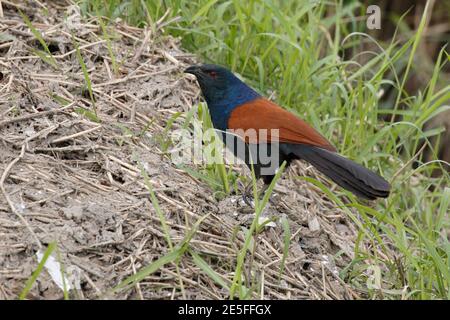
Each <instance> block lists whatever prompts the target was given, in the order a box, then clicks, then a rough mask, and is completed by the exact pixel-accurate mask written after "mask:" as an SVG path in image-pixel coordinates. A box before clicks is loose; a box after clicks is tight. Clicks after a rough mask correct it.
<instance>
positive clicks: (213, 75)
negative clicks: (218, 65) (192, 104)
mask: <svg viewBox="0 0 450 320" xmlns="http://www.w3.org/2000/svg"><path fill="white" fill-rule="evenodd" d="M208 74H209V75H210V76H211V78H214V79H215V78H217V72H215V71H208Z"/></svg>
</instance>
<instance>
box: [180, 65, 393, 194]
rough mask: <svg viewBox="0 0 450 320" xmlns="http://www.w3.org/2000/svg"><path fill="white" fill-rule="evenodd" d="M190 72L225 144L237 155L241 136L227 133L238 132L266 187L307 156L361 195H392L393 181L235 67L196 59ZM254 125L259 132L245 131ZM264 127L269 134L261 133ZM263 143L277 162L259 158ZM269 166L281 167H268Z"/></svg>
mask: <svg viewBox="0 0 450 320" xmlns="http://www.w3.org/2000/svg"><path fill="white" fill-rule="evenodd" d="M184 72H185V73H188V74H192V75H194V76H195V77H196V80H197V82H198V84H199V86H200V89H201V92H202V95H203V97H204V99H205V101H206V104H207V106H208V109H209V113H210V116H211V121H212V124H213V126H214V128H215V129H216V130H218V132H221V133H223V134H222V135H221V137H222V139H223V140H224V141H225V142H226V143H225V145H226V146H227V147H228V148H229V149H232V151H233V152H234V154H235V155H236V153H237V152H236V146H235V142H236V141H235V140H233V141H234V142H233V143H227V142H228V140H232V139H226V137H225V135H226V133H227V132H232V133H233V134H232V136H233V137H234V139H238V140H239V141H241V144H244V145H245V146H246V151H245V153H244V154H242V152H241V155H240V157H241V158H242V157H248V156H249V155H250V156H254V155H255V154H256V160H255V159H251V160H249V159H245V163H246V164H247V165H248V166H249V168H250V169H251V165H252V164H253V168H254V172H255V176H256V178H257V179H262V180H263V182H264V186H265V187H266V188H267V186H268V185H270V183H271V182H272V180H273V179H274V177H275V174H276V170H277V168H278V167H279V166H280V165H281V164H282V163H283V162H284V161H286V166H289V165H290V164H291V163H292V161H293V160H303V161H306V162H308V163H310V164H311V165H312V166H314V167H315V168H316V169H317V170H318V171H320V172H321V173H322V174H324V175H325V176H326V177H328V178H329V179H331V180H332V181H334V182H335V183H336V184H337V185H339V186H340V187H342V188H344V189H346V190H348V191H350V192H351V193H353V194H354V195H355V196H357V197H358V198H362V199H366V200H375V199H377V198H387V197H388V196H389V193H390V188H391V186H390V184H389V182H387V181H386V180H385V179H384V178H383V177H381V176H380V175H378V174H377V173H375V172H373V171H371V170H369V169H367V168H365V167H364V166H362V165H360V164H358V163H356V162H354V161H352V160H350V159H348V158H346V157H344V156H342V155H340V154H339V153H338V152H337V149H336V148H335V147H334V146H333V145H332V144H331V143H330V142H329V141H328V140H327V139H326V138H325V137H323V135H321V134H320V133H319V132H318V131H317V130H315V129H314V128H313V127H312V126H310V125H309V124H308V123H306V122H305V121H303V120H302V119H300V118H299V117H298V116H296V115H295V114H294V113H291V112H289V111H287V110H286V109H284V108H282V107H280V106H279V105H277V104H276V103H274V102H272V101H270V100H269V99H267V98H265V97H263V96H262V95H261V94H259V93H258V92H257V91H256V90H254V89H253V88H251V87H250V86H248V85H247V84H246V83H245V82H243V81H242V80H241V79H239V78H238V77H237V76H236V75H235V74H233V72H231V71H230V70H229V69H227V68H225V67H223V66H220V65H215V64H196V65H191V66H189V67H188V68H187V69H185V70H184ZM249 130H250V131H252V130H253V131H252V132H256V135H253V137H251V136H250V137H249V136H246V135H244V134H243V132H244V133H245V132H247V131H249ZM262 131H264V132H266V134H265V135H264V134H259V132H262ZM267 132H269V133H268V134H267ZM271 132H275V133H274V134H270V133H271ZM263 145H266V146H268V147H267V148H268V154H269V155H276V156H277V157H276V160H274V161H273V162H276V163H270V164H268V163H266V162H264V163H263V162H262V161H260V160H259V159H258V152H259V151H260V150H259V149H260V148H262V146H263ZM249 150H250V151H249ZM251 150H253V151H251ZM238 156H239V155H238ZM269 166H270V167H273V168H275V169H274V170H272V171H270V170H264V169H265V167H269Z"/></svg>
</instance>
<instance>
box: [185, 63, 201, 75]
mask: <svg viewBox="0 0 450 320" xmlns="http://www.w3.org/2000/svg"><path fill="white" fill-rule="evenodd" d="M200 71H201V69H200V67H199V66H195V65H194V66H190V67H188V68H187V69H186V70H184V73H190V74H193V75H194V76H196V75H198V74H199V73H200Z"/></svg>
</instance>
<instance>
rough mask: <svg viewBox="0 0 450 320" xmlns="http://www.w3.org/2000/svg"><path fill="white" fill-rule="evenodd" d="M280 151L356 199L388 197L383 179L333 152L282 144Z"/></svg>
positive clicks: (387, 185)
mask: <svg viewBox="0 0 450 320" xmlns="http://www.w3.org/2000/svg"><path fill="white" fill-rule="evenodd" d="M280 149H281V151H282V152H283V153H285V154H288V155H290V156H294V157H295V158H300V159H303V160H305V161H308V162H309V163H310V164H312V165H313V166H314V167H316V168H317V169H318V170H319V171H320V172H322V173H323V174H324V175H326V176H327V177H329V178H330V179H331V180H333V181H334V182H336V183H337V184H338V185H340V186H341V187H342V188H344V189H347V190H348V191H351V192H352V193H354V194H355V195H356V196H358V197H361V198H364V199H369V200H374V199H376V198H386V197H387V196H389V190H390V187H391V186H390V185H389V183H388V182H387V181H386V180H385V179H383V178H382V177H380V176H379V175H378V174H376V173H375V172H372V171H370V170H368V169H366V168H364V167H363V166H361V165H359V164H357V163H356V162H353V161H352V160H349V159H347V158H344V157H343V156H341V155H339V154H337V153H335V152H331V151H328V150H325V149H322V148H319V147H314V146H307V145H301V144H282V145H280Z"/></svg>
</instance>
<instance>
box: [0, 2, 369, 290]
mask: <svg viewBox="0 0 450 320" xmlns="http://www.w3.org/2000/svg"><path fill="white" fill-rule="evenodd" d="M32 3H33V4H34V5H35V6H36V2H32ZM58 3H59V2H58ZM2 4H3V7H2V14H3V16H2V17H0V174H1V179H0V187H1V191H2V192H1V195H0V299H16V298H17V297H18V295H19V294H20V292H21V291H22V289H23V288H24V286H25V282H26V281H27V279H29V278H30V277H31V274H32V273H33V271H34V270H35V269H36V267H37V265H38V260H37V256H36V253H37V252H38V250H39V249H40V248H44V249H45V247H46V246H47V245H48V244H49V243H51V242H52V241H56V243H57V247H58V250H57V251H58V254H59V257H58V259H60V260H61V262H62V263H63V266H64V269H65V271H66V273H67V275H68V278H69V279H71V281H72V284H73V286H74V287H75V289H74V290H72V291H71V293H70V296H71V298H82V299H98V298H104V297H105V293H106V292H107V291H108V290H109V289H111V288H112V287H114V286H115V285H117V284H118V283H119V282H120V281H121V280H123V279H125V278H126V277H128V276H130V275H132V274H133V273H136V272H137V271H139V270H140V269H141V268H142V267H145V266H147V265H149V264H150V263H151V262H152V261H155V260H156V259H158V258H159V257H161V256H162V255H164V254H166V253H167V252H169V248H168V245H167V243H166V240H165V237H164V233H163V229H162V226H161V222H160V220H159V218H158V215H157V212H156V211H155V209H154V207H153V205H152V203H151V201H150V198H149V193H148V191H147V188H146V187H145V184H144V179H143V177H142V175H141V173H140V169H139V165H138V163H137V161H136V159H139V160H140V161H141V162H142V163H143V164H144V167H145V168H146V171H147V173H148V175H149V177H150V181H151V184H152V186H153V188H154V191H155V193H156V195H157V198H158V201H159V204H160V207H161V210H162V212H163V213H164V215H165V218H166V219H167V222H168V225H169V228H170V234H171V238H172V240H173V242H174V244H177V243H179V242H180V241H181V240H182V239H183V237H184V236H185V234H186V233H187V232H188V231H189V230H190V229H191V227H192V226H193V225H194V224H195V222H196V221H198V219H200V218H202V217H204V216H205V215H206V214H209V216H208V217H207V218H206V219H205V220H204V221H203V222H202V223H201V224H200V227H199V231H198V232H197V233H196V234H195V236H194V238H193V240H192V241H191V243H190V245H191V247H192V248H193V250H194V251H195V252H197V253H199V254H200V255H201V256H202V257H203V259H205V260H206V261H207V262H208V264H209V265H210V266H211V268H212V269H213V270H214V271H216V272H217V273H218V274H219V275H220V277H221V278H223V280H224V281H225V282H226V283H228V284H229V283H230V282H231V279H232V277H233V272H234V270H235V266H236V258H237V254H238V251H239V249H240V248H242V246H243V239H244V231H243V229H242V227H246V228H248V227H249V224H250V222H251V219H252V217H253V213H252V210H249V207H248V206H246V205H245V204H244V203H243V202H242V201H241V196H240V193H239V194H238V195H236V194H234V195H230V196H228V197H226V198H224V199H223V200H220V201H218V200H216V199H215V198H214V197H213V191H212V190H211V189H210V188H209V187H208V185H207V184H205V183H204V182H201V181H199V180H197V179H195V178H193V177H192V176H190V175H189V174H188V173H186V172H184V171H182V170H179V169H177V168H176V167H175V165H173V164H172V162H171V161H170V159H169V158H168V157H167V155H166V154H165V153H163V152H162V151H161V148H160V143H159V142H158V139H157V137H159V136H160V135H161V134H162V133H163V132H164V128H165V126H166V123H167V121H168V120H169V119H170V118H171V117H172V116H173V115H174V114H175V113H176V112H182V113H183V114H184V113H185V112H186V111H188V110H189V109H190V108H192V107H193V106H195V105H196V104H197V103H198V102H199V101H200V93H199V89H198V86H197V84H196V83H195V81H194V80H193V79H192V78H190V77H188V76H186V75H185V74H183V73H182V70H183V69H184V68H185V67H186V66H188V65H190V64H193V63H195V61H196V59H195V57H194V56H193V55H191V54H189V53H186V52H183V50H181V49H180V44H179V40H178V39H173V38H171V37H167V36H163V35H162V30H163V28H164V26H165V24H166V22H168V21H165V20H162V21H159V22H158V23H157V29H156V30H153V31H152V30H150V29H148V30H147V29H138V28H134V27H129V26H126V25H124V24H123V23H121V22H118V21H117V22H115V23H114V29H113V30H114V33H113V34H112V36H111V42H110V43H111V49H112V50H113V52H114V53H115V60H116V62H115V63H116V64H117V69H118V72H117V73H114V66H113V61H112V59H111V55H110V54H109V50H108V43H109V42H108V41H107V40H105V36H104V34H103V32H102V29H101V27H100V25H99V23H98V21H97V20H95V19H94V18H91V19H83V18H81V16H80V12H79V8H78V7H76V6H69V7H67V6H63V5H61V6H60V7H59V6H57V5H55V4H54V3H53V2H48V3H45V2H44V4H45V6H46V8H47V10H48V14H46V15H43V14H40V12H42V10H41V9H42V8H40V7H35V8H34V7H32V6H31V5H30V6H26V7H25V6H20V5H13V4H12V3H11V2H3V3H2ZM18 9H22V10H23V12H24V13H25V14H26V15H27V16H28V17H29V18H30V20H31V21H32V23H33V25H34V26H35V27H36V29H37V30H39V31H40V32H41V33H42V35H43V39H44V40H45V42H46V43H47V45H48V47H49V50H50V51H51V52H52V55H53V56H54V59H55V65H54V66H52V63H51V61H44V60H45V59H42V58H40V57H39V56H38V55H39V53H36V52H37V51H36V50H41V52H42V50H43V49H44V48H43V46H42V45H41V44H40V42H39V41H38V40H37V39H36V37H35V36H34V35H33V34H32V30H30V29H29V28H28V27H27V25H26V24H25V23H24V20H23V19H22V17H21V16H20V14H19V13H18ZM72 35H73V37H74V38H75V41H74V40H73V38H72ZM75 42H76V43H78V45H79V49H80V53H81V56H82V57H83V60H84V62H85V64H86V68H87V70H88V73H89V75H90V79H91V82H92V87H93V91H94V97H95V107H96V108H97V112H98V115H97V116H98V119H99V120H100V122H96V121H94V120H96V119H93V118H92V116H89V115H87V116H86V115H83V114H80V112H76V110H80V108H84V109H87V110H93V105H92V102H91V99H90V97H89V93H88V90H86V87H85V80H84V76H83V70H82V68H81V65H80V62H79V59H77V54H76V49H75V45H74V43H75ZM47 60H48V59H47ZM183 118H184V116H181V117H180V118H178V120H177V121H176V122H175V123H174V125H173V129H175V128H177V127H179V126H180V125H181V124H182V121H183ZM149 123H150V125H149V126H148V124H149ZM146 127H148V130H147V131H146V133H145V134H144V135H139V134H138V133H140V132H144V131H145V128H146ZM124 128H128V129H124ZM143 130H144V131H143ZM130 132H131V133H134V134H130ZM192 167H193V168H195V166H194V165H192ZM236 170H241V171H242V173H243V174H249V172H248V170H247V169H246V168H243V167H241V166H236ZM297 175H309V176H312V177H316V178H318V179H320V177H318V176H316V173H315V171H314V170H313V169H312V168H310V167H308V166H306V165H305V164H303V163H298V164H296V165H294V166H292V168H290V169H289V170H288V171H287V172H285V174H284V177H283V179H282V180H281V181H279V183H278V185H277V187H276V189H275V194H274V196H273V198H272V200H271V202H270V204H269V206H268V208H267V210H266V212H265V213H264V214H265V215H267V216H274V217H277V218H280V217H283V216H286V217H287V219H288V221H289V226H290V231H291V235H292V237H291V242H290V248H289V254H288V257H287V260H286V267H285V269H284V271H283V274H282V276H281V278H279V276H278V274H279V271H280V263H281V259H282V255H283V228H282V226H281V223H279V222H276V223H275V226H274V227H266V228H265V229H264V231H263V232H262V233H260V234H259V235H258V237H257V238H255V244H254V254H253V259H247V261H246V262H245V274H246V275H252V276H253V277H255V279H263V284H262V283H259V285H260V287H263V290H262V291H261V290H255V292H254V295H253V297H257V298H264V299H342V298H345V299H354V298H359V297H361V296H364V293H362V292H358V291H357V290H355V289H352V287H351V286H349V285H347V284H345V283H344V281H343V280H341V279H340V278H339V272H340V271H341V270H342V269H343V268H345V267H346V266H348V263H349V262H350V260H351V259H352V257H353V252H354V248H353V246H354V243H355V241H356V236H357V231H356V227H355V225H354V224H353V222H352V221H351V220H350V218H349V217H348V216H347V215H346V214H345V213H344V212H343V211H342V210H340V209H339V208H337V206H336V205H335V204H334V203H332V202H331V201H328V200H327V198H326V196H325V195H324V194H323V193H322V192H321V191H320V190H319V189H317V188H315V187H314V186H313V185H312V184H310V183H307V182H305V181H303V180H300V179H296V178H295V177H296V176H297ZM179 272H180V274H177V270H176V266H175V264H173V263H172V264H166V265H165V266H163V267H162V268H160V269H159V270H158V271H156V272H155V273H153V274H151V275H150V276H148V277H146V278H145V279H144V280H143V281H141V282H140V283H139V284H137V285H135V286H133V287H132V288H128V289H126V290H122V291H120V292H118V293H116V294H114V295H106V297H108V298H114V299H180V298H188V299H189V298H192V299H222V298H227V297H228V294H229V293H228V291H226V290H224V289H223V288H222V287H221V286H220V285H218V284H217V283H215V282H214V281H213V280H212V279H211V278H209V277H208V275H206V274H205V273H204V272H203V271H202V270H201V269H200V268H199V267H198V266H197V265H196V264H195V263H194V261H193V259H192V257H191V256H190V255H188V254H186V255H184V256H183V257H182V259H181V260H180V262H179ZM180 279H181V281H182V283H183V290H182V289H181V288H180ZM254 283H258V281H256V282H254ZM27 298H29V299H62V298H63V292H62V290H61V289H60V288H59V287H58V286H57V285H56V284H55V282H54V281H53V280H52V278H51V276H50V275H49V273H48V272H47V271H43V272H42V273H41V274H40V275H39V277H38V279H37V281H36V283H35V284H34V286H33V288H32V290H31V291H30V293H29V295H28V296H27Z"/></svg>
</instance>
